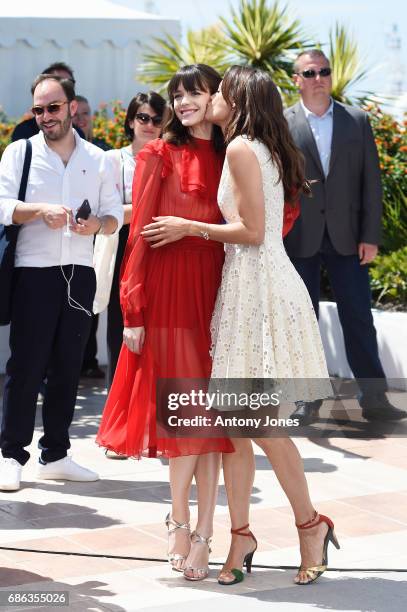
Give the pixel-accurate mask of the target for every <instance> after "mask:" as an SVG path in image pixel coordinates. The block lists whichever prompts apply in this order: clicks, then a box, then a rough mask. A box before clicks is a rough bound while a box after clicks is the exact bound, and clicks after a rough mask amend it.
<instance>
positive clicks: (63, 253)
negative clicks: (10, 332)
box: [0, 131, 123, 268]
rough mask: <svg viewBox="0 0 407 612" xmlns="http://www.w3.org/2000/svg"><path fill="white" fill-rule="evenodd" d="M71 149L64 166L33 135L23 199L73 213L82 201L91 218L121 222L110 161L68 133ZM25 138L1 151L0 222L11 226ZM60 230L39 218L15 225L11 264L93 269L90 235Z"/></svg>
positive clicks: (116, 190) (39, 138) (120, 208)
mask: <svg viewBox="0 0 407 612" xmlns="http://www.w3.org/2000/svg"><path fill="white" fill-rule="evenodd" d="M74 136H75V143H76V146H75V149H74V151H73V153H72V155H71V157H70V159H69V161H68V163H67V165H66V166H65V165H64V163H63V161H62V159H61V158H60V157H59V155H58V154H57V153H55V151H53V150H52V149H50V147H49V146H48V145H47V143H46V141H45V138H44V135H43V133H42V132H40V133H39V134H37V135H36V136H33V137H32V138H31V139H30V140H31V142H32V160H31V167H30V173H29V176H28V185H27V193H26V198H25V201H26V202H27V203H30V202H31V203H41V204H55V205H64V206H67V207H69V208H71V209H72V211H73V213H74V214H75V213H76V210H77V209H78V208H79V206H80V205H81V204H82V202H83V201H84V200H85V199H86V200H88V201H89V204H90V207H91V210H92V214H93V215H97V216H98V217H102V216H104V215H112V216H113V217H115V218H116V219H117V221H118V228H117V230H116V231H118V230H119V229H120V227H121V225H122V223H123V206H122V203H121V198H120V194H119V192H118V189H117V186H116V181H115V179H114V175H113V168H112V165H111V162H110V161H109V159H108V157H106V154H105V152H104V151H102V150H101V149H99V148H98V147H96V146H95V145H93V144H91V143H89V142H87V141H86V140H83V139H82V138H80V136H79V135H78V134H77V133H76V132H75V131H74ZM25 147H26V144H25V140H17V141H16V142H13V143H12V144H10V145H9V146H8V147H7V148H6V149H5V151H4V153H3V156H2V158H1V162H0V223H2V224H3V225H11V224H12V218H13V213H14V209H15V207H16V206H17V204H19V203H20V202H19V200H18V199H17V198H18V191H19V187H20V181H21V175H22V171H23V163H24V154H25ZM65 231H66V227H64V228H62V229H58V230H53V229H50V228H49V227H47V225H46V224H45V223H44V221H43V219H36V220H35V221H30V222H29V223H25V224H23V225H22V226H21V229H20V232H19V234H18V241H17V249H16V257H15V266H16V267H23V266H24V267H39V268H45V267H50V266H59V265H67V264H77V265H81V266H90V267H93V236H80V235H78V234H74V233H73V232H72V233H71V236H70V237H68V236H66V235H65Z"/></svg>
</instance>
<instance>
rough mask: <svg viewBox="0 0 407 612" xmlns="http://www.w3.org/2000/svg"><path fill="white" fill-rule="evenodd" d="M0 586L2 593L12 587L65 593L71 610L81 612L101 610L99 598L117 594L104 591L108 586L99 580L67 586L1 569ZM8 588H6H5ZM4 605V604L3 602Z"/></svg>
mask: <svg viewBox="0 0 407 612" xmlns="http://www.w3.org/2000/svg"><path fill="white" fill-rule="evenodd" d="M0 584H1V585H2V588H1V589H0V593H1V591H3V590H10V587H21V588H17V589H13V591H14V592H16V591H20V590H21V591H22V592H26V591H33V592H36V593H40V592H41V591H64V592H68V593H69V610H70V611H73V610H76V611H80V612H94V611H95V610H99V609H101V608H100V607H99V598H100V597H108V596H114V595H116V593H114V592H112V591H110V590H106V589H103V588H102V587H104V586H107V585H106V583H105V582H100V581H97V580H89V581H87V582H83V583H82V584H76V585H72V584H67V583H65V582H60V581H54V580H53V579H52V578H49V577H47V576H41V575H40V574H34V573H33V572H27V571H25V570H20V569H14V568H8V567H1V568H0ZM4 587H6V588H4ZM2 604H3V602H2ZM101 605H102V606H106V607H104V608H103V609H108V610H111V611H112V612H124V608H122V607H121V606H117V605H114V604H111V603H105V602H103V604H101ZM47 608H48V609H49V610H50V609H52V610H64V609H66V607H65V606H61V605H59V606H56V607H52V608H51V607H50V606H49V604H48V606H46V607H35V606H32V605H30V606H26V607H25V608H24V609H29V610H45V609H47ZM8 609H9V610H12V609H19V610H21V609H22V606H21V605H17V604H14V605H13V607H9V608H8Z"/></svg>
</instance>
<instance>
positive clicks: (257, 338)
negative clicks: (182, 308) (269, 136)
mask: <svg viewBox="0 0 407 612" xmlns="http://www.w3.org/2000/svg"><path fill="white" fill-rule="evenodd" d="M244 140H245V142H246V144H248V145H249V146H250V148H251V149H252V150H253V151H254V153H255V154H256V156H257V159H258V161H259V164H260V167H261V171H262V177H263V191H264V202H265V237H264V242H263V244H262V245H260V246H244V245H232V244H226V245H225V251H226V257H225V264H224V268H223V273H222V283H221V287H220V289H219V292H218V296H217V301H216V305H215V310H214V314H213V318H212V323H211V334H212V349H211V354H212V358H213V367H212V375H211V377H212V378H228V379H229V378H258V379H260V378H261V379H264V378H273V379H275V378H277V379H324V380H323V381H322V380H319V381H318V382H317V381H315V382H314V381H311V380H309V381H308V382H306V383H305V385H304V384H300V385H298V384H297V386H296V388H295V390H294V391H293V393H291V394H290V395H291V397H289V398H286V399H287V400H288V401H295V400H300V399H301V400H312V399H317V398H323V397H327V396H328V395H330V394H331V392H332V387H331V385H330V383H329V375H328V371H327V367H326V361H325V356H324V351H323V347H322V342H321V337H320V334H319V328H318V322H317V319H316V316H315V312H314V309H313V307H312V303H311V299H310V297H309V295H308V291H307V289H306V287H305V285H304V283H303V281H302V279H301V278H300V276H299V275H298V273H297V271H296V270H295V268H294V266H293V264H292V263H291V261H290V259H289V257H288V256H287V254H286V251H285V249H284V245H283V239H282V226H283V209H284V191H283V185H282V183H281V182H280V181H279V180H278V169H277V167H276V166H275V164H274V163H273V162H272V161H271V159H270V153H269V151H268V149H267V147H266V146H265V145H264V144H263V143H261V142H260V141H257V140H255V141H250V140H248V139H247V138H245V139H244ZM218 202H219V206H220V209H221V211H222V214H223V216H224V218H225V220H226V222H228V223H231V222H233V221H237V220H239V215H238V212H237V209H236V206H235V202H234V199H233V194H232V185H231V178H230V174H229V167H228V163H227V160H225V164H224V167H223V173H222V177H221V181H220V185H219V191H218ZM303 382H305V381H303ZM298 383H299V381H298ZM315 383H316V384H315Z"/></svg>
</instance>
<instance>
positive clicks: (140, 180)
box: [97, 64, 233, 580]
mask: <svg viewBox="0 0 407 612" xmlns="http://www.w3.org/2000/svg"><path fill="white" fill-rule="evenodd" d="M220 81H221V78H220V76H219V75H218V74H217V72H216V71H215V70H213V69H212V68H210V67H209V66H205V65H202V64H197V65H193V66H186V67H184V68H182V69H180V70H179V71H178V72H177V74H176V75H175V76H174V77H173V78H172V79H171V81H170V84H169V88H168V93H169V100H170V104H171V107H172V109H173V112H172V117H171V118H170V120H169V122H168V124H167V126H166V127H165V128H164V134H163V139H162V140H155V141H152V142H151V143H148V144H147V145H146V146H145V147H144V149H143V150H142V151H141V152H140V153H139V154H138V156H137V166H136V172H135V176H134V182H133V213H132V221H131V227H130V234H129V239H128V243H127V247H126V252H125V256H124V260H123V265H122V278H121V289H120V297H121V306H122V311H123V319H124V326H125V329H124V333H123V338H124V344H123V347H122V350H121V353H120V357H119V361H118V365H117V369H116V373H115V377H114V380H113V384H112V387H111V390H110V393H109V396H108V399H107V403H106V406H105V409H104V413H103V417H102V422H101V425H100V429H99V432H98V436H97V443H98V444H100V445H101V446H104V447H106V448H108V449H110V450H113V451H115V452H117V453H119V454H124V455H127V456H133V457H138V458H139V457H141V456H147V457H160V456H162V457H168V458H169V466H170V486H171V493H172V510H171V513H170V514H169V515H168V517H167V521H166V523H167V527H168V531H169V550H168V558H169V561H170V563H171V565H172V567H173V569H174V570H176V571H184V570H186V571H185V577H186V578H189V579H191V580H201V579H203V578H205V577H206V576H207V573H208V568H207V565H208V555H209V539H210V537H211V535H212V517H213V511H214V507H215V503H216V496H217V480H218V478H217V474H218V473H219V467H220V457H221V455H220V453H222V452H233V445H232V444H231V442H230V441H229V440H227V439H219V438H208V439H206V438H196V439H192V438H169V437H168V438H166V437H160V434H158V435H157V424H156V382H157V379H166V378H178V379H180V378H184V379H185V378H186V379H188V378H201V379H202V378H209V376H210V372H211V360H210V356H209V348H210V331H209V325H210V321H211V316H212V312H213V308H214V304H215V298H216V294H217V290H218V287H219V284H220V280H221V271H222V265H223V258H224V251H223V245H222V244H221V243H219V242H213V241H211V240H203V239H202V238H200V237H194V238H185V239H183V240H180V241H178V242H175V243H173V244H170V245H169V246H168V247H165V248H161V249H152V248H151V247H150V245H149V244H148V242H146V241H145V240H144V239H143V237H142V236H141V235H140V232H141V231H142V229H143V227H144V226H145V225H147V224H149V223H151V222H152V220H153V218H154V217H157V216H163V215H171V216H178V217H184V218H190V219H199V220H200V221H203V222H206V223H221V222H222V217H221V214H220V211H219V208H218V206H217V189H218V185H219V180H220V175H221V171H222V164H223V158H224V146H223V137H222V133H221V131H220V129H219V128H216V127H214V126H212V125H211V124H209V123H208V122H207V121H206V120H205V113H206V108H207V105H208V103H209V101H210V97H211V94H213V93H214V92H215V91H216V90H217V89H218V86H219V83H220ZM214 474H216V476H215V478H214ZM194 476H195V480H196V484H197V491H198V522H197V526H196V529H195V531H194V532H193V533H192V534H190V529H189V504H188V500H189V491H190V487H191V482H192V478H193V477H194ZM211 482H213V483H215V485H214V486H211V487H210V490H209V492H208V486H209V483H211ZM202 492H204V493H205V494H204V495H203V494H202Z"/></svg>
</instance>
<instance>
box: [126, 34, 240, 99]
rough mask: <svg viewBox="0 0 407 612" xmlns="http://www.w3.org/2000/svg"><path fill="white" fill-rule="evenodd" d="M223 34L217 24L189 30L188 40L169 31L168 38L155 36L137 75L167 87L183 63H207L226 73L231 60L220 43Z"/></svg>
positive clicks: (161, 87) (151, 83)
mask: <svg viewBox="0 0 407 612" xmlns="http://www.w3.org/2000/svg"><path fill="white" fill-rule="evenodd" d="M222 38H223V35H222V33H221V32H220V31H219V28H217V27H216V26H212V27H209V28H204V29H202V30H200V31H198V32H194V31H192V30H188V31H187V34H186V43H185V44H182V43H180V42H179V41H178V40H176V39H175V38H174V37H173V36H170V35H168V36H167V38H156V39H154V41H155V44H156V47H155V48H151V47H150V48H149V49H148V50H147V53H145V55H144V62H143V63H142V64H141V65H140V66H139V69H138V79H139V80H140V81H141V82H143V83H148V84H149V85H151V86H154V87H156V89H158V91H164V90H166V88H167V85H168V83H169V81H170V80H171V78H172V77H173V75H174V74H175V73H176V72H177V70H178V69H179V68H180V67H181V66H186V65H189V64H198V63H200V64H208V65H209V66H212V68H214V69H215V70H218V72H220V73H221V74H223V72H225V70H226V68H227V67H228V65H229V63H228V62H227V59H226V54H225V52H224V50H223V48H221V46H219V44H218V41H220V40H221V39H222Z"/></svg>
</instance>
